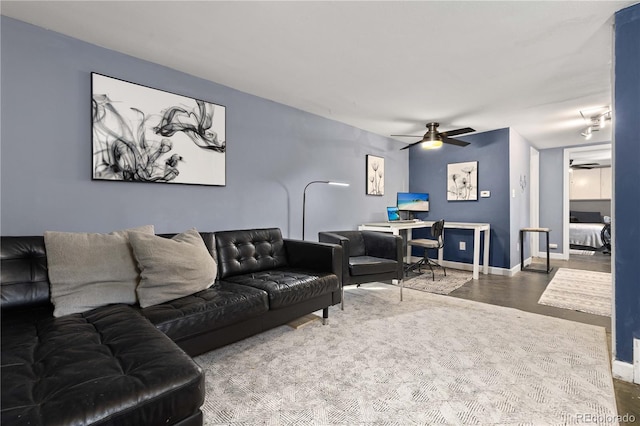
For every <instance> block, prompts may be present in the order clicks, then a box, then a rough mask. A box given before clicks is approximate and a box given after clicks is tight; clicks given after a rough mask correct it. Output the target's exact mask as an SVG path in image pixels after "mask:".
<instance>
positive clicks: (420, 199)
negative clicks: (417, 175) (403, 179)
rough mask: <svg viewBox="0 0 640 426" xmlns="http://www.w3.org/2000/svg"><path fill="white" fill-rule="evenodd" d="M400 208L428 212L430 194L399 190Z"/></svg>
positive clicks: (398, 204) (398, 203)
mask: <svg viewBox="0 0 640 426" xmlns="http://www.w3.org/2000/svg"><path fill="white" fill-rule="evenodd" d="M397 206H398V209H399V210H405V211H410V212H428V211H429V194H426V193H423V192H398V202H397Z"/></svg>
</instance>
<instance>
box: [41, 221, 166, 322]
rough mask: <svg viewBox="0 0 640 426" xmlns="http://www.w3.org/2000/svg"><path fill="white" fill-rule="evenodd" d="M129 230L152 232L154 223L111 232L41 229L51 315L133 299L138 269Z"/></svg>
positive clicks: (131, 303)
mask: <svg viewBox="0 0 640 426" xmlns="http://www.w3.org/2000/svg"><path fill="white" fill-rule="evenodd" d="M129 231H136V232H138V233H145V234H149V235H153V233H154V228H153V225H146V226H141V227H138V228H131V229H124V230H122V231H116V232H112V233H110V234H97V233H76V232H53V231H47V232H45V233H44V242H45V247H46V250H47V266H48V269H49V283H50V284H51V302H52V303H53V305H54V311H53V315H54V316H55V317H61V316H63V315H68V314H74V313H78V312H85V311H89V310H91V309H95V308H97V307H100V306H105V305H110V304H112V303H125V304H129V305H133V304H135V303H136V301H137V300H136V287H137V285H138V281H139V278H140V277H139V271H138V268H137V264H136V261H135V258H134V257H133V252H132V250H131V246H130V245H129V237H128V234H129Z"/></svg>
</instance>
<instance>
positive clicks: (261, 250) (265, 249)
mask: <svg viewBox="0 0 640 426" xmlns="http://www.w3.org/2000/svg"><path fill="white" fill-rule="evenodd" d="M215 238H216V250H217V251H218V269H219V272H220V275H219V276H220V279H224V278H227V277H231V276H234V275H240V274H246V273H252V272H259V271H265V270H269V269H274V268H279V267H282V266H286V264H287V256H286V252H285V249H284V241H283V239H282V234H281V232H280V229H278V228H269V229H250V230H240V231H222V232H216V235H215Z"/></svg>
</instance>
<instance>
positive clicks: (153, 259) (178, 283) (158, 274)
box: [129, 228, 218, 308]
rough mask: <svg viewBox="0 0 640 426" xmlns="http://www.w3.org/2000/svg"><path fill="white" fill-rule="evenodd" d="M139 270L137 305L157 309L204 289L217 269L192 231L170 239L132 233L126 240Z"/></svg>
mask: <svg viewBox="0 0 640 426" xmlns="http://www.w3.org/2000/svg"><path fill="white" fill-rule="evenodd" d="M129 241H130V242H131V247H133V253H134V255H135V257H136V259H137V260H138V266H139V267H140V284H138V288H137V290H136V291H137V293H138V302H139V303H140V306H141V307H143V308H146V307H147V306H153V305H157V304H159V303H164V302H168V301H169V300H174V299H178V298H180V297H184V296H188V295H190V294H193V293H197V292H198V291H201V290H204V289H207V288H209V287H211V285H212V284H213V283H214V281H215V280H216V274H217V271H218V269H217V265H216V262H215V260H214V259H213V257H211V254H209V250H207V246H206V245H205V244H204V241H202V237H201V236H200V234H199V233H198V231H197V230H196V229H195V228H192V229H190V230H188V231H186V232H183V233H182V234H178V235H176V236H174V237H173V238H171V239H168V238H163V237H158V236H155V235H146V234H141V233H137V232H132V233H131V234H130V236H129Z"/></svg>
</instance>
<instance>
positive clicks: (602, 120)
mask: <svg viewBox="0 0 640 426" xmlns="http://www.w3.org/2000/svg"><path fill="white" fill-rule="evenodd" d="M598 110H599V111H598V113H597V114H594V115H588V114H585V113H584V112H583V111H580V114H581V115H582V118H584V119H585V121H587V122H588V123H590V124H589V126H588V127H587V128H586V129H584V130H583V131H582V132H581V133H580V134H581V135H582V136H584V138H585V139H586V140H589V139H591V137H592V136H593V132H597V131H598V130H600V129H604V128H605V127H606V125H607V121H610V120H611V110H610V109H609V107H602V108H598Z"/></svg>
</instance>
